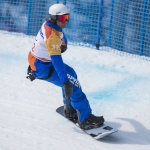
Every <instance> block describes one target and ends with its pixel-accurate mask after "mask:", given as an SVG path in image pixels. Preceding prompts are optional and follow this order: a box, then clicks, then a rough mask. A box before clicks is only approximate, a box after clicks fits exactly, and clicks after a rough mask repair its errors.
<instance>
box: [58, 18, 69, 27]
mask: <svg viewBox="0 0 150 150" xmlns="http://www.w3.org/2000/svg"><path fill="white" fill-rule="evenodd" d="M57 25H58V26H59V27H60V28H65V27H66V25H67V21H65V22H59V21H58V20H57Z"/></svg>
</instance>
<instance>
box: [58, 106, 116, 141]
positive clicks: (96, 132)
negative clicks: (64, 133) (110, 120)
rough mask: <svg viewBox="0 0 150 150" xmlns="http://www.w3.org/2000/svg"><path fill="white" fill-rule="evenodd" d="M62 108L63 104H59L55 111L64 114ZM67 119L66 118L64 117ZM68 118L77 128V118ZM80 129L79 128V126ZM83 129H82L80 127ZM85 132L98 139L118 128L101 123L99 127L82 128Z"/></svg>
mask: <svg viewBox="0 0 150 150" xmlns="http://www.w3.org/2000/svg"><path fill="white" fill-rule="evenodd" d="M63 109H64V106H60V107H58V108H57V109H56V112H57V113H59V114H60V115H62V116H64V114H63ZM66 119H67V118H66ZM68 120H70V121H71V122H72V123H74V124H75V125H76V126H77V127H78V128H80V127H79V125H78V123H77V120H73V119H72V120H71V119H68ZM80 129H81V128H80ZM81 130H83V129H81ZM83 131H84V132H85V133H87V134H88V135H90V136H91V137H92V138H94V139H96V140H98V139H101V138H103V137H105V136H108V135H110V134H112V133H115V132H117V131H118V130H117V129H115V128H113V127H111V126H109V125H107V124H103V125H102V126H101V127H99V128H94V129H89V130H83Z"/></svg>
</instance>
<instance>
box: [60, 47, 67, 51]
mask: <svg viewBox="0 0 150 150" xmlns="http://www.w3.org/2000/svg"><path fill="white" fill-rule="evenodd" d="M60 49H61V53H63V52H65V51H66V50H67V46H65V45H61V46H60Z"/></svg>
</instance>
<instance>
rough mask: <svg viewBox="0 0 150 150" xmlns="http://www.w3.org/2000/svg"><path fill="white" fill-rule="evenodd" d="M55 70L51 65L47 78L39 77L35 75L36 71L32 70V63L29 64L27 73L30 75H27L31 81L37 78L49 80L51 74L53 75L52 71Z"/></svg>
mask: <svg viewBox="0 0 150 150" xmlns="http://www.w3.org/2000/svg"><path fill="white" fill-rule="evenodd" d="M53 70H54V67H53V66H51V68H50V71H49V73H48V75H47V76H46V77H45V78H37V77H36V76H35V75H34V71H32V69H31V67H30V65H29V66H28V69H27V74H28V76H27V77H26V78H27V79H29V80H30V81H33V80H35V79H40V80H47V79H49V78H50V77H51V76H52V73H53Z"/></svg>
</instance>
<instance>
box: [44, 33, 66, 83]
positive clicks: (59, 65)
mask: <svg viewBox="0 0 150 150" xmlns="http://www.w3.org/2000/svg"><path fill="white" fill-rule="evenodd" d="M60 45H61V39H60V37H59V36H57V35H52V36H50V37H49V38H48V39H47V40H46V47H47V50H48V53H49V55H50V57H51V60H52V63H53V66H54V68H55V70H56V72H57V73H58V76H59V78H60V81H61V82H66V81H68V80H69V79H68V77H67V73H66V69H65V65H64V63H63V59H62V57H61V49H60Z"/></svg>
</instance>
